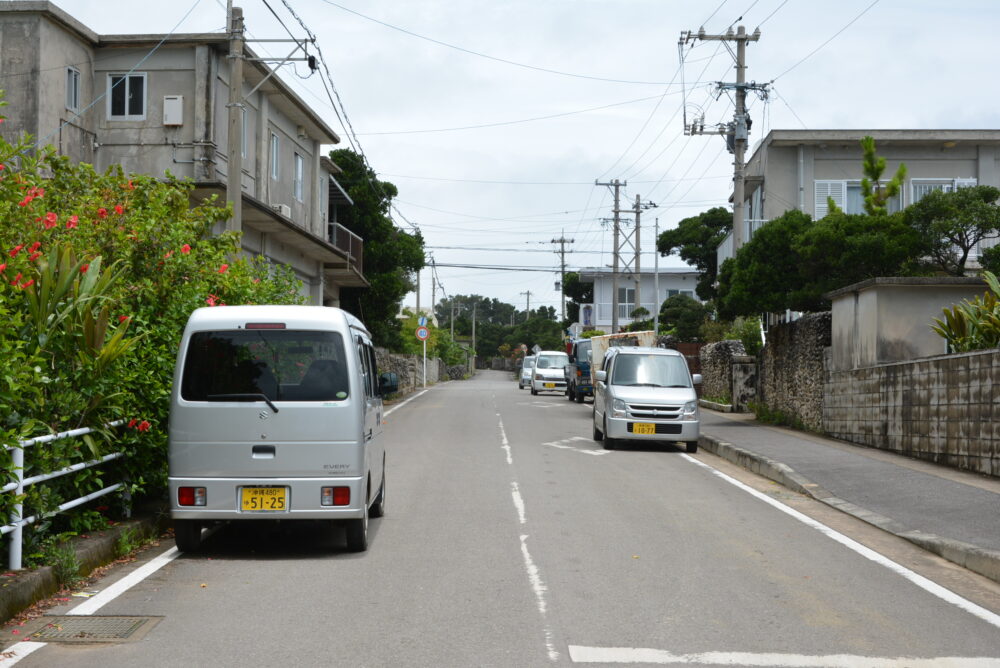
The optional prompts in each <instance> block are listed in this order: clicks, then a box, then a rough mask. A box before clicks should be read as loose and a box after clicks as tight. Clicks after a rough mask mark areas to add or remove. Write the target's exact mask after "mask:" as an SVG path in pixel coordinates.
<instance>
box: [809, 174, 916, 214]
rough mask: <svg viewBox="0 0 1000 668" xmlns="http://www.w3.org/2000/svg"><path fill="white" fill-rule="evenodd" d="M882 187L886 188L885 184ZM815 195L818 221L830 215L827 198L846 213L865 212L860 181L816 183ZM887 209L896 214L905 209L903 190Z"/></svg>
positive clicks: (893, 198) (887, 203) (892, 198)
mask: <svg viewBox="0 0 1000 668" xmlns="http://www.w3.org/2000/svg"><path fill="white" fill-rule="evenodd" d="M882 187H883V188H884V187H885V186H884V184H883V186H882ZM815 194H816V215H815V216H814V218H815V219H816V220H819V219H820V218H822V217H824V216H826V215H827V214H828V213H830V207H829V205H828V202H827V198H830V199H832V200H833V202H834V204H836V205H837V206H838V207H839V208H840V209H841V210H842V211H843V212H844V213H864V212H865V198H864V195H863V194H862V191H861V180H860V179H856V180H853V179H852V180H842V181H816V186H815ZM886 207H887V208H888V210H889V213H895V212H896V211H899V210H900V209H902V208H903V193H902V190H900V192H899V193H898V194H897V195H896V196H895V197H891V198H889V199H888V200H887V201H886Z"/></svg>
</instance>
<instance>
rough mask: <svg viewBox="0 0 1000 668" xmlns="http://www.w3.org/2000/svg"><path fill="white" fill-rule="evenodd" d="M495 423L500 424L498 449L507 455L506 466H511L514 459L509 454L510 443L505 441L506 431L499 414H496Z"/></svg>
mask: <svg viewBox="0 0 1000 668" xmlns="http://www.w3.org/2000/svg"><path fill="white" fill-rule="evenodd" d="M497 422H499V423H500V447H501V448H503V450H504V452H506V453H507V464H508V465H513V464H514V457H513V456H512V455H511V452H510V441H508V440H507V431H506V430H505V429H504V428H503V420H502V419H501V418H500V414H499V413H497Z"/></svg>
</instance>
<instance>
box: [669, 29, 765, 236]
mask: <svg viewBox="0 0 1000 668" xmlns="http://www.w3.org/2000/svg"><path fill="white" fill-rule="evenodd" d="M696 39H700V40H705V41H715V42H736V83H723V82H719V84H718V89H719V91H723V90H730V89H732V90H735V92H736V111H735V114H734V115H733V120H732V122H730V123H727V124H719V125H718V126H716V127H715V128H714V129H710V130H709V131H707V132H706V131H705V119H704V118H701V119H700V122H699V120H698V119H695V120H694V121H693V122H692V123H691V124H690V125H688V124H687V120H686V118H685V125H684V133H685V134H689V135H696V134H720V135H725V136H726V145H727V147H728V148H729V151H730V153H732V154H733V252H734V253H735V252H736V251H737V250H739V248H740V247H741V246H742V245H743V244H744V243H746V242H747V241H749V239H747V238H746V236H747V235H746V234H745V232H746V230H745V229H744V228H745V221H744V220H743V199H744V186H745V183H746V175H745V174H744V171H743V170H744V167H745V166H746V165H745V164H744V158H745V155H746V148H747V140H748V138H749V135H750V118H749V117H748V115H747V109H746V101H747V91H748V90H753V91H757V93H758V95H760V96H761V98H762V99H767V87H768V84H757V83H753V82H751V83H749V84H748V83H747V82H746V52H747V42H756V41H757V40H759V39H760V28H757V29H756V30H754V31H753V34H747V31H746V29H745V28H744V27H743V26H738V27H737V28H736V32H735V33H734V32H733V29H732V28H730V29H729V30H728V31H726V34H724V35H707V34H705V29H704V28H702V29H701V30H699V31H698V32H697V33H693V32H690V31H687V32H682V33H681V39H680V45H681V46H683V45H684V44H686V43H687V42H688V41H691V40H696Z"/></svg>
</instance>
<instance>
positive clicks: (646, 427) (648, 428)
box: [632, 422, 656, 435]
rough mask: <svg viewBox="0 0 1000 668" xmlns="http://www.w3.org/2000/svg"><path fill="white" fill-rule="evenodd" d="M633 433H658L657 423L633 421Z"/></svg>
mask: <svg viewBox="0 0 1000 668" xmlns="http://www.w3.org/2000/svg"><path fill="white" fill-rule="evenodd" d="M632 433H633V434H646V435H653V434H655V433H656V425H655V424H651V423H649V422H633V423H632Z"/></svg>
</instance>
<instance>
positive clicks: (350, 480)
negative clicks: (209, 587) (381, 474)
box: [169, 476, 366, 520]
mask: <svg viewBox="0 0 1000 668" xmlns="http://www.w3.org/2000/svg"><path fill="white" fill-rule="evenodd" d="M169 486H170V516H171V518H173V519H175V520H267V519H272V520H321V519H327V520H337V519H345V520H346V519H353V518H359V517H363V516H364V504H365V501H366V499H365V496H364V494H365V489H364V478H362V477H361V476H357V477H335V478H173V477H171V478H169ZM179 487H204V488H205V500H206V503H205V505H204V506H181V505H179V503H178V495H177V494H178V493H177V490H178V488H179ZM244 487H283V488H285V499H286V509H285V510H266V511H259V510H258V511H249V510H242V509H241V507H240V494H241V492H240V490H241V489H242V488H244ZM323 487H348V488H349V489H350V490H351V501H350V504H349V505H344V506H324V505H321V496H322V492H321V490H322V488H323Z"/></svg>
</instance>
